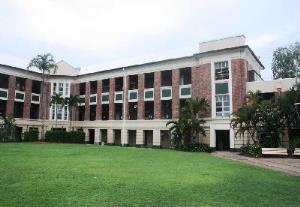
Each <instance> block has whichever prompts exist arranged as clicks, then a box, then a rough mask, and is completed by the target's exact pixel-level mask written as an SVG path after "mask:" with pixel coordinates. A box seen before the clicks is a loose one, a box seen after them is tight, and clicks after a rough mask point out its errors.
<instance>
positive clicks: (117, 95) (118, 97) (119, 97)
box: [114, 91, 123, 103]
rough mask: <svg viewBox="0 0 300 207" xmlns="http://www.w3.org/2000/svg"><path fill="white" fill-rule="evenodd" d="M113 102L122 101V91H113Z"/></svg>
mask: <svg viewBox="0 0 300 207" xmlns="http://www.w3.org/2000/svg"><path fill="white" fill-rule="evenodd" d="M114 100H115V103H123V91H115V99H114Z"/></svg>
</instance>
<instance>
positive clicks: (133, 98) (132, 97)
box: [128, 90, 138, 102]
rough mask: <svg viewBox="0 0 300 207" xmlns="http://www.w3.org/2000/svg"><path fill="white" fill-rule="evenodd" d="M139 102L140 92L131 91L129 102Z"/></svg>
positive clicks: (129, 92)
mask: <svg viewBox="0 0 300 207" xmlns="http://www.w3.org/2000/svg"><path fill="white" fill-rule="evenodd" d="M137 101H138V90H129V91H128V102H137Z"/></svg>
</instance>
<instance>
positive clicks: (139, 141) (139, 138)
mask: <svg viewBox="0 0 300 207" xmlns="http://www.w3.org/2000/svg"><path fill="white" fill-rule="evenodd" d="M143 144H144V131H143V130H140V129H139V130H136V145H143Z"/></svg>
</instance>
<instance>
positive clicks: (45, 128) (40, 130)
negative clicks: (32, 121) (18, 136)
mask: <svg viewBox="0 0 300 207" xmlns="http://www.w3.org/2000/svg"><path fill="white" fill-rule="evenodd" d="M38 130H39V137H38V139H39V140H41V139H42V127H38ZM44 130H45V131H44V133H45V134H46V132H47V127H46V126H45V127H44Z"/></svg>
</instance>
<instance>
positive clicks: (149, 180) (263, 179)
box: [0, 143, 300, 207]
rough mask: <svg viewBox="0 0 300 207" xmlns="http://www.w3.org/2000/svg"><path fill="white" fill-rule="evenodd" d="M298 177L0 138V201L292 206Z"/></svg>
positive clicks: (209, 159) (140, 152) (129, 151)
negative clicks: (19, 142) (18, 142)
mask: <svg viewBox="0 0 300 207" xmlns="http://www.w3.org/2000/svg"><path fill="white" fill-rule="evenodd" d="M299 205H300V177H293V176H288V175H285V174H283V173H278V172H273V171H270V170H266V169H262V168H257V167H253V166H248V165H245V164H241V163H238V162H234V161H229V160H223V159H220V158H216V157H213V156H211V155H209V154H204V153H186V152H177V151H171V150H159V149H142V148H141V149H138V148H121V147H109V146H105V147H97V146H93V145H71V144H24V143H22V144H15V143H12V144H0V206H5V207H7V206H39V207H41V206H51V207H52V206H55V207H56V206H189V207H190V206H299Z"/></svg>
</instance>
